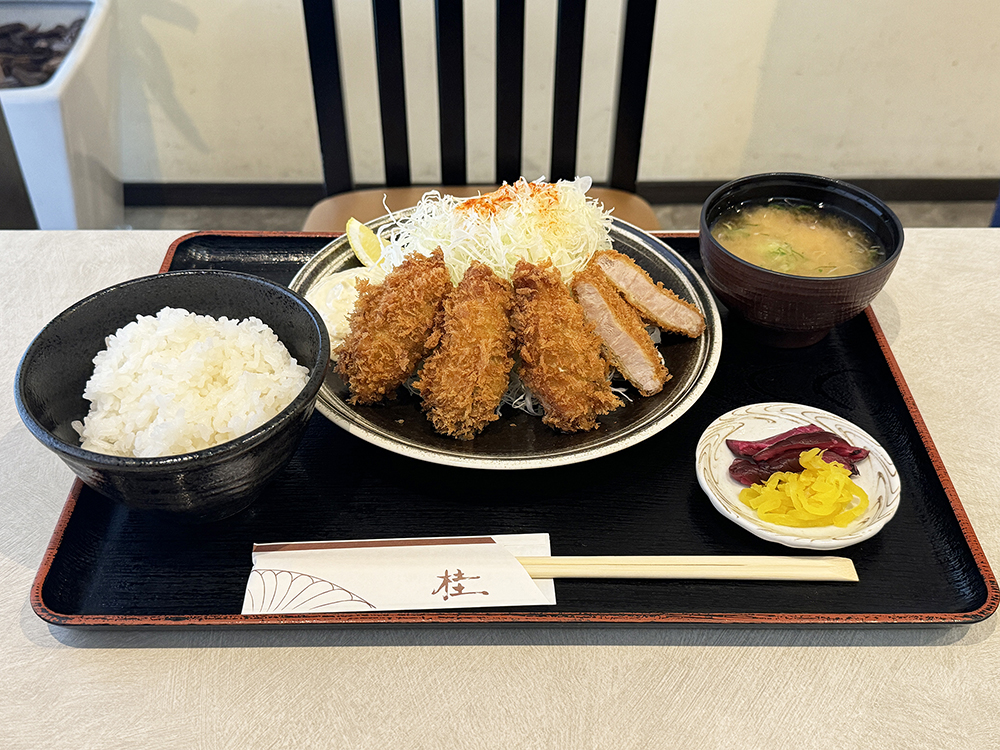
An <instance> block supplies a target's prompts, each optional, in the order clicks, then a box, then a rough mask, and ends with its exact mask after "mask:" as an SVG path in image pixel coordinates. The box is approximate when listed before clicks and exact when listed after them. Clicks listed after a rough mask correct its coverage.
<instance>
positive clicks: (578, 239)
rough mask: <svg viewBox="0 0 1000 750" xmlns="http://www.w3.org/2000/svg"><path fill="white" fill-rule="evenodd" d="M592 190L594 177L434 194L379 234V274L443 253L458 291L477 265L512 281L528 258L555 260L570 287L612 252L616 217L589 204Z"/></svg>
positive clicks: (531, 259) (384, 227)
mask: <svg viewBox="0 0 1000 750" xmlns="http://www.w3.org/2000/svg"><path fill="white" fill-rule="evenodd" d="M590 185H591V180H590V178H589V177H578V178H577V179H575V180H559V181H558V182H555V183H547V182H542V181H541V180H539V181H537V182H527V181H526V180H524V179H523V178H522V179H520V180H518V181H517V182H515V183H514V184H512V185H508V184H504V185H503V186H501V187H500V188H499V189H498V190H496V191H494V192H492V193H487V194H486V195H480V196H479V197H477V198H465V199H463V198H455V197H454V196H450V195H441V194H440V193H439V192H438V191H436V190H432V191H430V192H428V193H426V194H424V196H423V198H421V200H420V203H419V204H418V205H417V206H416V208H415V209H414V211H413V212H412V213H411V214H409V215H408V216H403V217H398V218H396V219H395V220H394V221H391V222H389V223H387V224H385V225H383V226H382V227H381V228H380V229H379V239H380V240H381V241H382V244H383V251H382V257H381V258H380V259H379V262H378V264H377V266H378V267H379V268H380V270H383V272H387V271H388V270H389V269H391V268H395V267H396V266H397V265H399V264H400V263H402V261H403V258H404V257H406V256H407V255H409V254H410V253H411V252H414V251H416V252H419V253H422V254H424V255H430V254H431V253H432V252H433V251H434V250H435V249H436V248H438V247H440V248H441V249H442V251H443V252H444V259H445V264H446V265H447V266H448V271H449V273H450V274H451V278H452V281H453V282H454V283H456V284H457V283H458V282H459V281H461V280H462V277H463V276H464V275H465V271H466V269H467V268H468V267H469V265H470V264H471V263H472V261H473V260H478V261H480V262H482V263H485V264H486V265H488V266H489V267H490V268H492V269H493V270H494V271H495V272H496V274H497V275H498V276H500V277H502V278H505V279H510V278H511V276H512V274H513V272H514V266H515V265H516V264H517V261H518V260H519V259H521V258H523V259H525V260H528V261H530V262H532V263H539V262H541V261H543V260H545V259H546V258H548V259H549V260H551V261H552V263H553V264H554V265H555V266H556V268H558V269H559V272H560V274H561V275H562V278H563V280H564V281H566V282H569V281H570V280H571V279H572V277H573V274H575V273H576V272H577V271H579V270H581V269H582V268H583V267H584V266H585V265H586V264H587V262H588V261H589V260H590V258H591V256H593V254H594V253H595V252H597V251H598V250H603V249H610V248H611V240H610V237H609V235H608V231H609V229H610V226H611V215H610V213H608V212H605V211H604V210H603V209H602V207H601V205H600V203H599V202H598V201H596V200H593V199H588V198H587V195H586V193H587V190H589V189H590Z"/></svg>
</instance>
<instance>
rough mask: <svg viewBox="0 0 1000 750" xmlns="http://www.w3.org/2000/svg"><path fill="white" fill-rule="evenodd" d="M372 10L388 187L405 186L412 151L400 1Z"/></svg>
mask: <svg viewBox="0 0 1000 750" xmlns="http://www.w3.org/2000/svg"><path fill="white" fill-rule="evenodd" d="M373 7H374V10H375V56H376V61H377V66H378V88H379V111H380V112H381V115H382V151H383V153H384V154H385V183H386V185H388V186H389V187H398V186H405V185H409V184H410V147H409V140H408V138H407V134H406V88H405V83H404V78H403V28H402V19H401V17H400V10H399V0H373Z"/></svg>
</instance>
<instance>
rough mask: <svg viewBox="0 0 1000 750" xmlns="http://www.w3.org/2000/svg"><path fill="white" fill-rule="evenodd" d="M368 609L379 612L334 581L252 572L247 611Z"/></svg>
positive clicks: (286, 572)
mask: <svg viewBox="0 0 1000 750" xmlns="http://www.w3.org/2000/svg"><path fill="white" fill-rule="evenodd" d="M365 607H367V608H370V609H375V605H374V604H371V603H370V602H367V601H365V600H364V599H362V598H361V597H360V596H358V595H357V594H353V593H351V592H350V591H348V590H347V589H345V588H343V587H342V586H338V585H337V584H335V583H333V582H332V581H327V580H324V579H323V578H317V577H315V576H311V575H307V574H305V573H296V572H295V571H292V570H271V569H267V568H264V569H255V570H253V571H251V573H250V580H249V581H248V582H247V590H246V597H245V600H244V603H243V612H244V613H252V614H270V613H279V612H335V611H338V610H339V611H345V612H355V611H357V610H358V609H363V608H365Z"/></svg>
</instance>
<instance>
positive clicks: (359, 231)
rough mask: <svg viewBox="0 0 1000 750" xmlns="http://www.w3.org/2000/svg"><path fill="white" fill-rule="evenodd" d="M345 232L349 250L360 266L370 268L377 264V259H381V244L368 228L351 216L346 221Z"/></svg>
mask: <svg viewBox="0 0 1000 750" xmlns="http://www.w3.org/2000/svg"><path fill="white" fill-rule="evenodd" d="M345 231H346V233H347V241H348V243H350V245H351V250H353V251H354V256H355V257H356V258H357V259H358V260H360V261H361V264H362V265H364V266H365V267H366V268H370V267H372V266H374V265H375V264H376V263H378V259H379V258H381V257H382V242H381V241H380V240H379V238H378V235H377V234H375V232H373V231H372V230H371V228H370V227H368V226H366V225H364V224H362V223H361V222H360V221H358V220H357V219H355V218H354V217H353V216H352V217H351V218H350V219H348V220H347V227H346V229H345Z"/></svg>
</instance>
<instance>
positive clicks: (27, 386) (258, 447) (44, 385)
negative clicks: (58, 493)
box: [14, 270, 330, 523]
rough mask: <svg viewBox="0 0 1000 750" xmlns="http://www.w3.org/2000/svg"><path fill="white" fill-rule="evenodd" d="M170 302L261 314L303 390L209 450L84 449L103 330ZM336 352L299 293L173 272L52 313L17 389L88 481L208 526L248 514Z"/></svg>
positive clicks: (294, 440)
mask: <svg viewBox="0 0 1000 750" xmlns="http://www.w3.org/2000/svg"><path fill="white" fill-rule="evenodd" d="M164 307H179V308H184V309H186V310H188V311H189V312H194V313H199V314H202V315H211V316H212V317H215V318H218V317H221V316H223V315H225V316H226V317H228V318H231V319H237V320H242V319H244V318H247V317H250V316H253V317H256V318H259V319H260V320H261V321H263V322H264V323H266V324H267V325H268V326H270V328H271V330H273V331H274V333H275V334H276V335H277V336H278V338H279V340H280V341H281V342H282V343H283V344H284V345H285V347H286V348H287V349H288V351H289V353H290V354H291V355H292V357H294V358H295V360H296V362H298V363H299V364H300V365H303V366H304V367H306V368H308V369H309V378H308V381H307V383H306V385H305V387H304V388H303V389H302V391H301V392H299V394H298V396H296V397H295V399H294V400H293V401H292V402H291V403H290V404H289V405H288V406H287V407H285V409H284V410H282V411H281V412H280V413H278V415H277V416H275V417H274V418H273V419H271V420H270V421H268V422H265V423H264V424H263V425H261V426H260V427H258V428H257V429H255V430H253V431H251V432H249V433H247V434H245V435H243V436H241V437H238V438H236V439H234V440H230V441H228V442H225V443H221V444H219V445H216V446H213V447H211V448H206V449H204V450H200V451H195V452H193V453H186V454H183V455H177V456H163V457H154V458H134V457H123V456H110V455H105V454H102V453H95V452H93V451H89V450H84V449H83V448H81V447H80V441H79V436H78V435H77V433H76V431H75V430H74V429H73V427H72V423H73V421H74V420H80V421H82V420H83V418H84V417H85V416H86V414H87V412H88V411H89V408H90V403H89V402H88V401H87V400H85V399H84V397H83V391H84V386H85V385H86V383H87V380H89V378H90V376H91V375H92V374H93V371H94V363H93V360H94V357H95V356H96V355H97V353H98V352H99V351H101V350H102V349H104V348H105V337H106V336H108V335H110V334H112V333H114V332H115V331H117V330H118V329H119V328H121V327H122V326H124V325H126V324H127V323H130V322H131V321H133V320H135V318H136V316H138V315H155V314H156V313H157V312H159V310H161V309H162V308H164ZM329 358H330V339H329V335H328V334H327V331H326V326H325V325H324V324H323V321H322V318H320V315H319V313H318V312H317V311H316V310H315V308H313V307H312V305H310V304H309V303H308V302H306V300H305V299H303V298H302V297H300V296H299V295H297V294H295V293H294V292H292V291H291V290H289V289H287V288H285V287H283V286H281V285H280V284H275V283H273V282H270V281H267V280H265V279H262V278H259V277H256V276H251V275H249V274H242V273H234V272H229V271H215V270H195V271H173V272H170V273H164V274H157V275H155V276H146V277H143V278H139V279H133V280H131V281H126V282H125V283H123V284H118V285H116V286H113V287H110V288H108V289H105V290H104V291H101V292H98V293H96V294H94V295H92V296H90V297H87V298H86V299H84V300H82V301H80V302H78V303H76V304H75V305H73V306H72V307H70V308H69V309H67V310H65V311H64V312H62V313H60V314H59V315H58V316H56V318H55V319H54V320H52V322H50V323H49V324H48V325H47V326H45V328H44V329H42V331H41V332H40V333H39V334H38V336H37V337H36V338H35V340H34V341H33V342H32V343H31V344H30V345H29V346H28V349H27V350H26V351H25V353H24V356H23V357H22V358H21V363H20V365H19V367H18V370H17V374H16V377H15V383H14V396H15V401H16V402H17V410H18V413H19V414H20V416H21V419H22V420H23V421H24V423H25V425H26V426H27V427H28V429H29V430H30V431H31V433H32V434H33V435H34V436H35V437H36V438H37V439H38V440H40V441H41V442H42V443H43V444H44V445H45V446H46V447H47V448H49V449H50V450H52V451H53V452H54V453H56V454H57V455H58V456H59V457H60V458H62V460H63V461H64V462H65V463H66V465H67V466H69V468H70V469H72V470H73V472H74V473H75V474H76V475H77V476H79V477H80V479H82V480H83V482H84V483H86V484H87V485H88V486H90V487H92V488H93V489H95V490H96V491H98V492H100V493H101V494H102V495H105V496H107V497H109V498H111V499H112V500H114V501H116V502H118V503H121V504H122V505H125V506H127V507H129V508H131V509H137V510H139V511H140V512H146V511H149V512H159V513H161V515H168V516H170V517H172V518H174V519H179V520H184V521H191V522H196V523H200V522H207V521H215V520H218V519H221V518H225V517H227V516H231V515H233V514H235V513H237V512H239V511H241V510H243V509H245V508H246V507H247V506H248V505H250V504H251V503H252V502H253V501H254V500H255V499H256V498H257V497H258V496H259V494H260V492H261V490H262V489H263V488H264V486H265V485H266V484H267V483H268V482H270V481H271V480H272V479H274V478H275V477H276V475H277V474H278V473H279V472H280V471H281V470H282V468H283V467H284V466H285V465H286V464H287V463H288V461H289V460H290V459H291V457H292V455H293V454H294V452H295V450H296V448H297V447H298V445H299V442H300V441H301V438H302V436H303V433H304V431H305V428H306V424H307V423H308V421H309V418H310V416H311V415H312V413H313V410H314V408H315V405H316V397H317V395H318V394H319V387H320V385H321V384H322V382H323V377H324V375H325V373H326V369H327V365H328V362H329Z"/></svg>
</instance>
